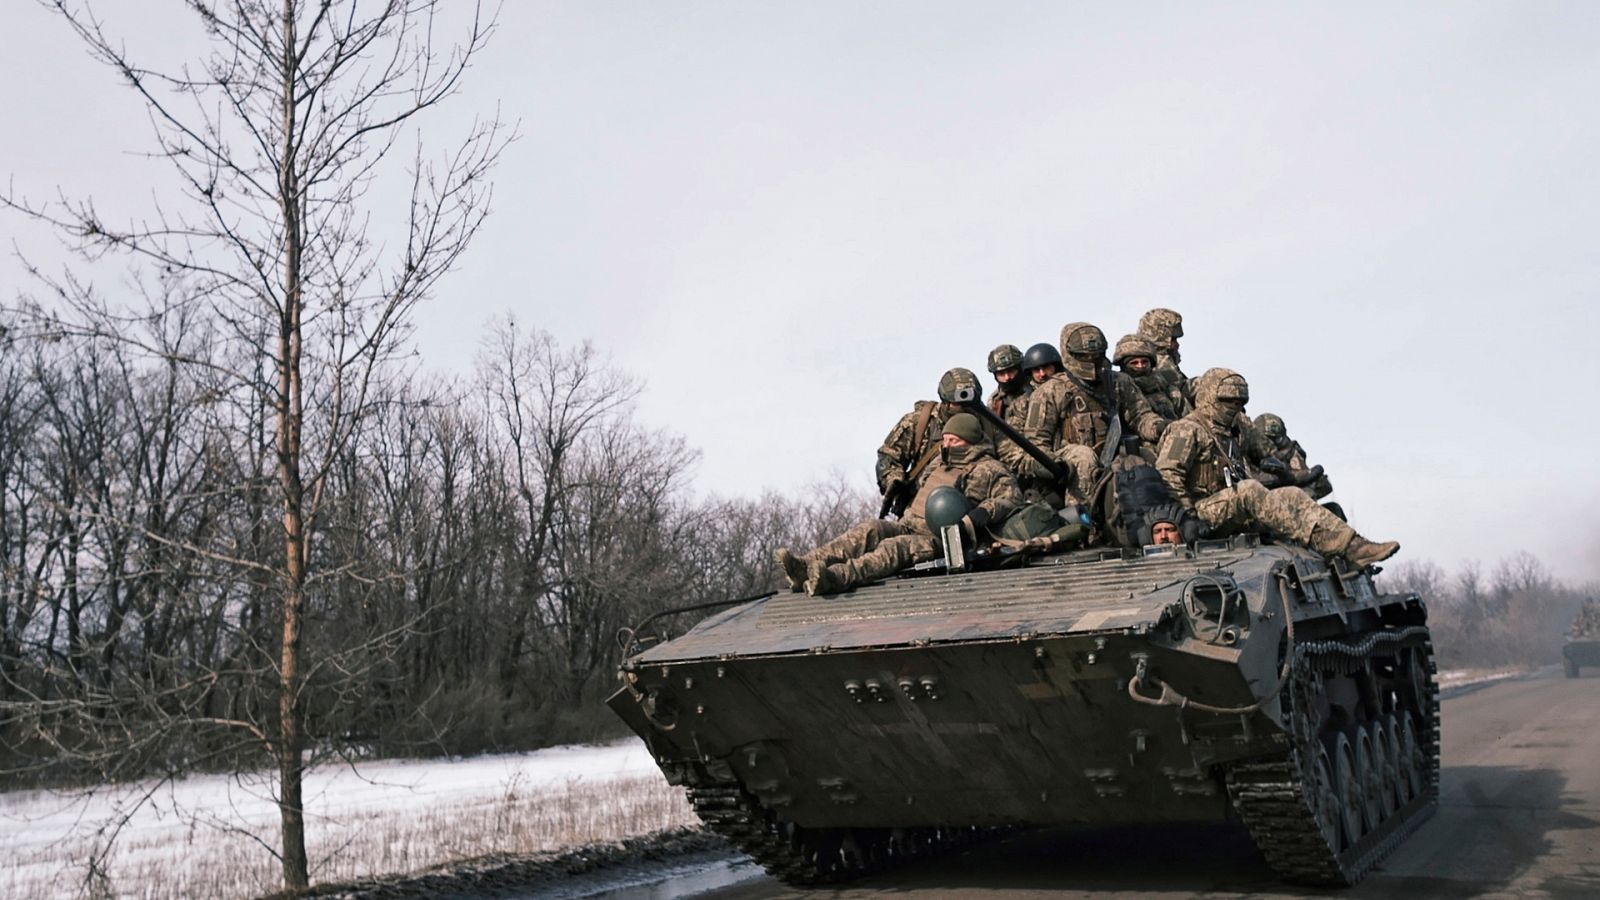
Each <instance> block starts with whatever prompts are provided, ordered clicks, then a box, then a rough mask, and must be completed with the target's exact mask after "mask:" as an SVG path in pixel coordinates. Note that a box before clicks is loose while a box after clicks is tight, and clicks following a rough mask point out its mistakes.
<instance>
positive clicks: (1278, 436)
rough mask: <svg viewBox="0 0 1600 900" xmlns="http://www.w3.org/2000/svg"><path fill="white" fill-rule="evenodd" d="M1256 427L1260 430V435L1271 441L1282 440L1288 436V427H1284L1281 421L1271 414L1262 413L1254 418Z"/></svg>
mask: <svg viewBox="0 0 1600 900" xmlns="http://www.w3.org/2000/svg"><path fill="white" fill-rule="evenodd" d="M1256 427H1257V428H1259V429H1261V433H1262V434H1264V435H1266V436H1267V437H1268V438H1270V439H1271V440H1273V441H1280V440H1283V439H1284V438H1285V437H1287V436H1288V434H1289V428H1288V426H1286V425H1284V424H1283V420H1282V419H1280V418H1278V417H1277V416H1275V415H1273V414H1272V413H1262V414H1261V415H1259V416H1256Z"/></svg>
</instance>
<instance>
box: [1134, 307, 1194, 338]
mask: <svg viewBox="0 0 1600 900" xmlns="http://www.w3.org/2000/svg"><path fill="white" fill-rule="evenodd" d="M1139 334H1141V335H1143V336H1144V337H1145V338H1146V339H1147V340H1150V341H1152V342H1154V343H1155V344H1156V345H1157V346H1164V345H1166V344H1169V343H1171V342H1172V341H1173V339H1175V338H1181V337H1183V316H1181V315H1179V314H1178V313H1176V312H1174V311H1172V310H1170V309H1152V310H1150V311H1149V312H1147V313H1145V314H1144V315H1142V316H1140V317H1139Z"/></svg>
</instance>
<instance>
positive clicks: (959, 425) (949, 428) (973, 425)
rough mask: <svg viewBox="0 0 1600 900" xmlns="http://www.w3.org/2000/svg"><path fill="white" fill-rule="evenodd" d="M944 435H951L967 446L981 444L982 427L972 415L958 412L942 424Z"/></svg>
mask: <svg viewBox="0 0 1600 900" xmlns="http://www.w3.org/2000/svg"><path fill="white" fill-rule="evenodd" d="M944 433H945V434H953V435H955V436H956V437H958V438H961V439H962V440H964V441H966V442H967V443H969V444H981V443H983V425H982V424H981V423H979V422H978V417H977V416H975V415H973V414H972V413H967V412H960V413H956V414H955V415H953V416H951V417H950V420H949V421H948V422H945V423H944Z"/></svg>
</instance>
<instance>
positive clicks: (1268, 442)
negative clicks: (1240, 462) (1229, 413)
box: [1254, 413, 1333, 500]
mask: <svg viewBox="0 0 1600 900" xmlns="http://www.w3.org/2000/svg"><path fill="white" fill-rule="evenodd" d="M1255 429H1256V433H1257V434H1258V435H1259V438H1258V441H1257V449H1256V452H1257V453H1258V454H1260V457H1259V458H1258V459H1256V460H1254V462H1255V463H1256V468H1258V469H1261V470H1263V471H1264V472H1267V473H1269V474H1271V475H1272V476H1273V477H1274V478H1275V479H1276V480H1277V481H1278V482H1280V483H1282V484H1286V485H1295V486H1298V487H1301V488H1304V489H1305V491H1306V493H1308V494H1310V495H1311V499H1313V500H1321V499H1322V498H1323V497H1326V496H1328V495H1329V494H1331V493H1333V483H1332V482H1330V481H1329V480H1328V476H1326V475H1324V474H1322V467H1321V466H1310V465H1307V464H1306V451H1305V448H1303V447H1301V446H1300V442H1299V441H1296V440H1294V439H1292V438H1290V437H1289V428H1288V426H1286V425H1285V424H1284V423H1283V419H1281V418H1279V417H1278V416H1275V415H1273V414H1272V413H1262V414H1261V415H1260V416H1258V417H1257V418H1256V421H1255ZM1268 460H1276V462H1277V463H1280V464H1281V468H1280V466H1279V465H1276V464H1274V463H1269V462H1268ZM1274 470H1276V471H1274ZM1262 481H1263V483H1270V482H1268V479H1262Z"/></svg>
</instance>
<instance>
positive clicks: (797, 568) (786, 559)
mask: <svg viewBox="0 0 1600 900" xmlns="http://www.w3.org/2000/svg"><path fill="white" fill-rule="evenodd" d="M772 558H773V559H775V560H777V561H778V568H780V569H782V570H783V580H784V581H786V582H788V583H789V590H791V591H795V592H796V593H798V592H800V591H803V590H805V589H806V561H805V560H803V559H801V558H800V557H798V556H795V555H794V554H793V553H790V552H789V548H788V547H779V548H778V549H776V550H774V551H772Z"/></svg>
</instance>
